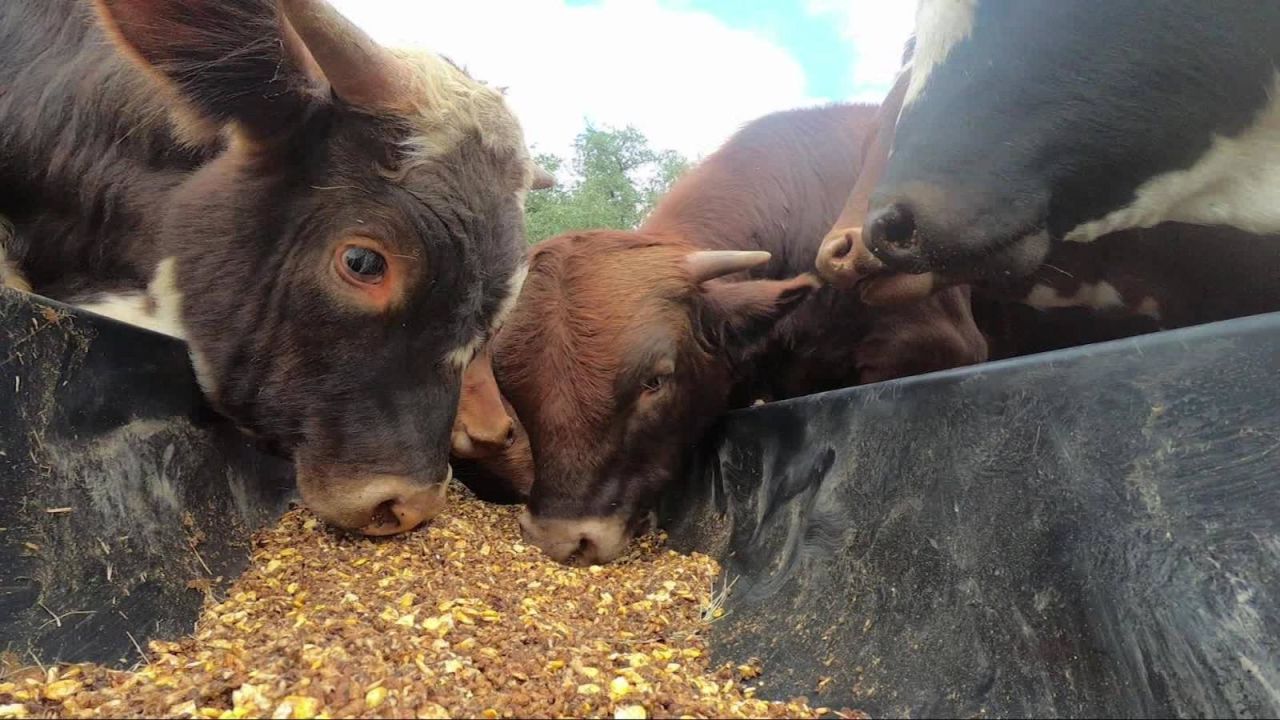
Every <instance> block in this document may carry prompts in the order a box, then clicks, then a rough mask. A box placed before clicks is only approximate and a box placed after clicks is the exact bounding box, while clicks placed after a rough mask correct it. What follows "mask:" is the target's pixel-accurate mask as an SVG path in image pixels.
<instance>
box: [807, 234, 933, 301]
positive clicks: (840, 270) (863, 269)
mask: <svg viewBox="0 0 1280 720" xmlns="http://www.w3.org/2000/svg"><path fill="white" fill-rule="evenodd" d="M814 265H815V269H816V270H817V272H818V276H819V277H821V278H822V279H823V280H824V281H826V282H827V283H829V284H830V285H832V286H834V287H837V288H856V289H857V292H858V293H859V295H860V296H861V298H862V301H863V302H864V303H866V304H867V305H896V304H900V303H909V302H916V301H919V300H922V299H923V298H926V297H928V296H929V295H930V294H932V293H934V292H936V291H938V290H940V289H942V288H943V287H946V286H947V285H950V284H953V283H951V282H949V281H948V280H946V279H945V278H944V277H943V276H941V275H939V274H938V273H932V272H928V273H921V274H916V275H910V274H902V273H895V272H892V271H890V270H889V268H888V267H886V265H885V264H884V262H883V261H881V260H880V258H878V257H876V256H875V255H874V254H872V253H871V251H870V249H868V247H867V244H866V242H864V234H863V228H859V227H855V228H842V229H836V230H833V231H832V232H831V233H829V234H828V235H827V237H826V238H825V239H824V240H823V241H822V246H821V247H819V248H818V258H817V260H816V261H815V263H814Z"/></svg>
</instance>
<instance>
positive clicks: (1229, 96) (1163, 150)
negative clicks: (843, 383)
mask: <svg viewBox="0 0 1280 720" xmlns="http://www.w3.org/2000/svg"><path fill="white" fill-rule="evenodd" d="M1278 64H1280V4H1277V3H1274V2H1252V1H1250V0H1226V1H1224V2H1203V0H1164V1H1162V2H1113V1H1112V0H921V2H920V4H919V7H918V11H917V16H916V32H915V38H914V51H913V53H912V56H911V60H910V84H909V86H908V88H907V90H906V94H905V97H904V100H903V106H902V110H901V113H900V115H899V117H898V119H897V124H896V131H895V132H896V136H895V138H894V142H893V147H892V154H891V156H890V158H889V160H888V163H887V165H886V167H885V169H884V173H883V175H882V177H881V178H880V182H879V184H878V185H877V186H876V188H875V190H874V192H873V193H872V194H871V197H870V203H869V209H868V213H867V222H866V225H865V228H864V229H865V234H866V237H865V242H866V245H867V247H868V249H869V251H870V253H872V254H874V255H875V256H876V257H878V258H879V259H880V260H882V261H883V262H884V263H885V264H886V265H887V266H888V268H889V269H890V270H893V271H898V272H905V273H936V274H938V275H939V276H940V279H941V281H942V282H943V283H945V282H952V281H971V280H975V279H992V278H994V279H1003V278H1008V277H1014V276H1019V275H1026V274H1028V273H1031V272H1032V271H1034V270H1035V269H1036V268H1038V267H1039V266H1040V265H1041V263H1042V262H1043V261H1044V260H1045V258H1046V257H1047V255H1048V253H1049V251H1050V248H1051V246H1052V245H1054V244H1058V243H1062V242H1080V243H1087V242H1091V241H1093V240H1095V239H1097V238H1099V237H1101V236H1103V235H1107V234H1109V233H1114V232H1118V231H1121V230H1127V229H1133V228H1148V227H1154V226H1156V225H1159V224H1162V223H1166V222H1180V223H1187V224H1194V225H1222V226H1230V227H1234V228H1237V229H1239V230H1242V231H1245V232H1248V233H1253V234H1259V235H1270V234H1274V233H1278V232H1280V203H1277V202H1276V196H1277V192H1280V93H1278V92H1277V90H1278V89H1280V86H1278V85H1277V82H1278V76H1277V70H1276V68H1277V65H1278ZM1220 251H1221V252H1229V251H1230V248H1229V247H1227V246H1224V247H1223V248H1222V250H1220Z"/></svg>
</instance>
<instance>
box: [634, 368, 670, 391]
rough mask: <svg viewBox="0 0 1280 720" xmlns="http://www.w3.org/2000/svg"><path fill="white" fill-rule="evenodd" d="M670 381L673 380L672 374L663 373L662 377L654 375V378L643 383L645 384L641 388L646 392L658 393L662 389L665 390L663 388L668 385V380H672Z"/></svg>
mask: <svg viewBox="0 0 1280 720" xmlns="http://www.w3.org/2000/svg"><path fill="white" fill-rule="evenodd" d="M670 379H671V373H663V374H661V375H654V376H653V377H651V378H649V379H648V380H646V381H644V383H643V384H641V385H640V387H641V389H643V390H644V391H645V392H649V393H655V392H658V391H659V390H661V389H662V388H663V386H664V385H666V384H667V381H668V380H670Z"/></svg>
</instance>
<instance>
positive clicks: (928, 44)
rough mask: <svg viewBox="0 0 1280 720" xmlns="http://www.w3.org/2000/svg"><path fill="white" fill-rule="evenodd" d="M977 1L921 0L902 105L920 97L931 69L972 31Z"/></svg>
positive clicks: (944, 58)
mask: <svg viewBox="0 0 1280 720" xmlns="http://www.w3.org/2000/svg"><path fill="white" fill-rule="evenodd" d="M977 9H978V0H920V4H919V5H918V6H917V7H916V49H915V54H914V55H913V57H912V59H911V84H910V85H908V86H907V94H906V97H905V98H904V99H903V101H902V106H903V107H904V108H905V107H906V106H908V105H910V104H911V103H912V102H914V101H915V99H916V98H918V97H920V94H921V93H922V92H924V87H925V84H926V83H928V82H929V76H930V75H931V74H933V70H934V68H936V67H938V65H940V64H942V61H943V60H946V59H947V55H949V54H951V49H952V48H953V47H955V46H956V45H957V44H958V43H959V42H961V41H962V40H964V39H965V38H967V37H969V35H970V33H972V32H973V16H974V15H975V14H976V12H977Z"/></svg>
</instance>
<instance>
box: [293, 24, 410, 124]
mask: <svg viewBox="0 0 1280 720" xmlns="http://www.w3.org/2000/svg"><path fill="white" fill-rule="evenodd" d="M281 6H282V7H283V8H284V14H285V17H286V18H287V19H288V21H289V23H290V24H291V25H293V29H294V31H295V32H297V34H298V37H299V38H301V39H302V42H303V43H304V44H305V45H306V46H307V50H308V51H310V53H311V56H312V57H313V58H315V62H316V64H317V65H318V66H319V67H320V69H321V70H323V71H324V76H325V77H326V78H328V80H329V84H330V85H331V86H332V87H333V91H334V92H335V93H337V95H338V97H340V98H342V99H343V100H344V101H346V102H348V103H350V104H352V105H355V106H357V107H363V108H370V109H373V108H379V109H394V108H398V107H402V106H403V105H404V104H405V99H406V98H405V95H406V93H407V90H406V84H407V83H406V79H407V74H408V72H409V68H408V66H407V65H406V64H405V63H404V61H402V60H401V59H400V58H398V57H396V56H395V55H394V54H392V52H391V51H390V50H388V49H386V48H385V47H383V46H382V45H380V44H378V42H377V41H375V40H374V39H373V38H371V37H369V35H368V34H367V33H365V32H364V31H363V30H361V29H360V28H358V27H356V26H355V24H354V23H352V22H351V21H350V20H348V19H347V18H345V17H343V15H342V13H340V12H338V11H337V10H336V9H334V7H333V6H332V5H330V4H329V3H328V2H327V1H326V0H281Z"/></svg>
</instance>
